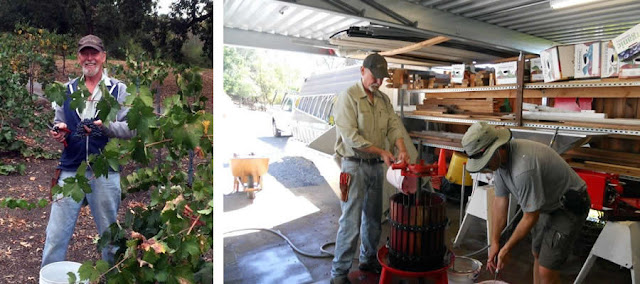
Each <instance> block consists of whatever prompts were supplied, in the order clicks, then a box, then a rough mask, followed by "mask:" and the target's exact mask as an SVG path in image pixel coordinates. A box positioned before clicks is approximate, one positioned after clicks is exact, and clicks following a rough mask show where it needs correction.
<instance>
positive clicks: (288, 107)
mask: <svg viewBox="0 0 640 284" xmlns="http://www.w3.org/2000/svg"><path fill="white" fill-rule="evenodd" d="M282 110H284V111H291V110H293V100H291V99H289V98H287V99H286V100H284V103H283V104H282Z"/></svg>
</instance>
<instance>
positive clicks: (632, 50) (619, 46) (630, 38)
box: [611, 24, 640, 61]
mask: <svg viewBox="0 0 640 284" xmlns="http://www.w3.org/2000/svg"><path fill="white" fill-rule="evenodd" d="M611 41H612V42H613V47H614V48H615V49H616V52H617V53H618V59H619V60H620V61H625V60H628V59H630V58H633V57H637V55H638V53H640V24H637V25H635V26H634V27H633V28H630V29H629V30H627V31H626V32H624V33H622V34H621V35H619V36H617V37H615V38H614V39H612V40H611Z"/></svg>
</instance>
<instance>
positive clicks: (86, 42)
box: [78, 35, 104, 52]
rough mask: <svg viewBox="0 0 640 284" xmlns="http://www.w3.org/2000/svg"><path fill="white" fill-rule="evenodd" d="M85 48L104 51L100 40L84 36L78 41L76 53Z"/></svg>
mask: <svg viewBox="0 0 640 284" xmlns="http://www.w3.org/2000/svg"><path fill="white" fill-rule="evenodd" d="M85 47H91V48H93V49H95V50H97V51H101V52H102V51H104V46H103V45H102V40H101V39H100V38H99V37H97V36H94V35H86V36H84V37H82V38H81V39H80V40H79V41H78V52H80V50H82V49H83V48H85Z"/></svg>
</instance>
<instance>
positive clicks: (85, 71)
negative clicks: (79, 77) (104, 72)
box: [82, 66, 100, 77]
mask: <svg viewBox="0 0 640 284" xmlns="http://www.w3.org/2000/svg"><path fill="white" fill-rule="evenodd" d="M98 72H100V68H95V69H94V70H93V71H89V69H87V68H86V67H84V66H83V67H82V74H84V76H85V77H93V76H95V75H96V74H98Z"/></svg>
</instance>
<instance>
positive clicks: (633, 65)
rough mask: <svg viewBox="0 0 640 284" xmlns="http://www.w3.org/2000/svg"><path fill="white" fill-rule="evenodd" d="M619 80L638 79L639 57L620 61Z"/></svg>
mask: <svg viewBox="0 0 640 284" xmlns="http://www.w3.org/2000/svg"><path fill="white" fill-rule="evenodd" d="M619 77H620V78H623V79H626V78H640V57H636V58H635V59H632V60H626V61H620V74H619Z"/></svg>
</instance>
